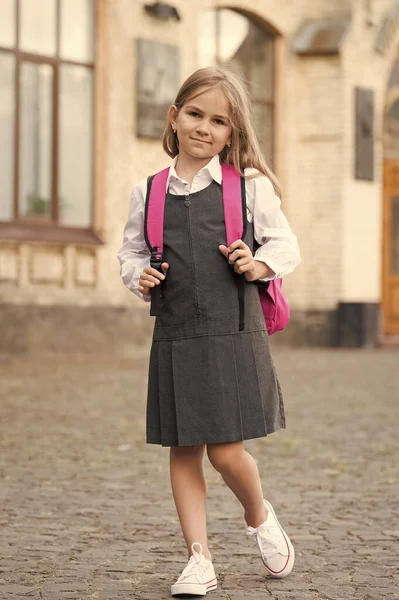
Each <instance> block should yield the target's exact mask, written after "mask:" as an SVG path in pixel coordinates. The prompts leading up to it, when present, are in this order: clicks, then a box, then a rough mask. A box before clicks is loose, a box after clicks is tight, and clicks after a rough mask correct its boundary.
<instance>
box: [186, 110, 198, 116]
mask: <svg viewBox="0 0 399 600" xmlns="http://www.w3.org/2000/svg"><path fill="white" fill-rule="evenodd" d="M188 114H189V115H190V116H191V117H199V114H198V113H197V112H195V110H190V112H189V113H188Z"/></svg>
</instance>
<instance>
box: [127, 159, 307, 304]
mask: <svg viewBox="0 0 399 600" xmlns="http://www.w3.org/2000/svg"><path fill="white" fill-rule="evenodd" d="M176 162H177V157H176V158H175V159H174V160H173V163H172V166H171V168H170V171H169V177H168V181H167V189H168V191H169V193H171V194H176V195H186V194H194V193H195V192H199V191H200V190H203V189H205V188H206V187H208V185H209V184H210V183H211V182H212V180H214V181H216V182H217V183H219V184H221V183H222V168H221V165H220V161H219V156H214V157H213V158H212V160H211V161H210V162H209V163H208V164H207V165H206V166H205V167H203V168H202V169H201V170H200V171H198V173H197V174H196V176H195V177H194V179H193V182H192V184H191V186H190V184H189V183H188V182H187V181H184V180H183V179H180V177H179V176H178V175H177V173H176V170H175V165H176ZM255 173H257V171H256V170H255V169H245V175H251V174H255ZM245 190H246V201H247V218H248V221H249V222H252V221H253V223H254V235H255V239H256V241H257V242H258V244H260V248H258V250H257V251H256V252H255V254H254V258H255V259H256V260H259V261H262V262H264V263H266V264H267V265H268V266H269V267H270V268H271V269H272V270H273V271H274V273H275V275H272V276H270V277H266V278H265V279H264V280H262V281H268V280H270V279H277V278H281V277H284V275H288V273H291V272H292V271H293V270H294V269H295V267H296V266H297V265H298V264H299V263H300V262H301V257H300V253H299V247H298V241H297V238H296V236H295V235H294V233H293V232H292V230H291V227H290V226H289V223H288V221H287V219H286V217H285V216H284V213H283V212H282V210H281V207H280V205H281V202H280V199H279V198H278V197H277V196H276V194H275V192H274V188H273V185H272V183H271V181H270V179H269V178H268V177H265V176H264V175H261V176H258V177H254V178H253V179H247V180H246V182H245ZM146 195H147V178H146V179H143V180H142V181H140V182H139V183H138V184H137V185H136V186H135V187H134V188H133V191H132V196H131V200H130V207H129V216H128V220H127V223H126V226H125V230H124V237H123V245H122V247H121V249H120V250H119V252H118V260H119V262H120V265H121V277H122V279H123V283H124V284H125V286H126V287H127V288H128V289H129V290H131V291H132V292H133V293H134V294H136V295H137V296H138V297H139V298H141V299H143V300H145V301H146V302H149V301H150V296H143V294H141V293H140V292H139V291H138V285H139V279H140V275H141V273H142V271H143V269H144V268H145V267H149V266H150V251H149V250H148V247H147V245H146V242H145V239H144V210H145V199H146Z"/></svg>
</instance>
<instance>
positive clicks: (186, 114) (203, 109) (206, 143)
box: [169, 88, 232, 160]
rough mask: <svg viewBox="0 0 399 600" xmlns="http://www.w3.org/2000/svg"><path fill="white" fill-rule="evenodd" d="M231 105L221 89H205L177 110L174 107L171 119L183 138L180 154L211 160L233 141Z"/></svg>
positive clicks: (179, 137)
mask: <svg viewBox="0 0 399 600" xmlns="http://www.w3.org/2000/svg"><path fill="white" fill-rule="evenodd" d="M229 114H230V107H229V103H228V101H227V98H226V96H225V95H224V94H223V92H222V91H221V90H220V89H218V88H211V89H209V90H205V91H204V92H203V93H201V92H200V95H198V96H195V97H194V98H192V99H191V100H190V99H189V100H188V101H187V102H186V103H185V104H184V105H183V106H182V108H181V109H180V111H179V112H177V108H176V106H172V107H171V108H170V112H169V118H170V122H171V125H172V127H173V128H174V129H175V130H176V133H177V137H178V140H179V153H180V154H182V153H184V154H186V155H188V156H190V157H191V158H194V159H199V160H206V159H211V158H213V157H214V156H216V154H220V152H221V151H222V150H223V148H224V147H225V146H226V145H228V144H230V141H231V131H232V127H231V123H230V116H229Z"/></svg>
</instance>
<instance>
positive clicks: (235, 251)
mask: <svg viewBox="0 0 399 600" xmlns="http://www.w3.org/2000/svg"><path fill="white" fill-rule="evenodd" d="M219 250H220V252H221V253H222V254H223V256H225V257H226V258H227V259H228V261H229V263H230V264H231V265H233V264H234V270H235V271H236V273H238V274H239V275H242V274H244V276H245V279H246V280H247V281H256V280H257V279H259V276H258V273H257V262H258V261H256V260H255V259H254V257H253V255H252V252H251V249H250V248H249V247H248V246H247V245H246V244H245V242H243V241H242V240H237V241H235V242H233V243H232V244H231V246H229V248H227V247H226V246H223V245H220V246H219Z"/></svg>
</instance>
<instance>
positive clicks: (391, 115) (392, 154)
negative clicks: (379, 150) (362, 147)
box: [384, 97, 399, 160]
mask: <svg viewBox="0 0 399 600" xmlns="http://www.w3.org/2000/svg"><path fill="white" fill-rule="evenodd" d="M388 102H389V103H391V104H390V105H389V104H388V109H387V112H386V116H385V126H384V145H385V158H389V159H393V160H394V159H396V160H397V159H398V158H399V100H396V99H395V97H391V98H389V99H388Z"/></svg>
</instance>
